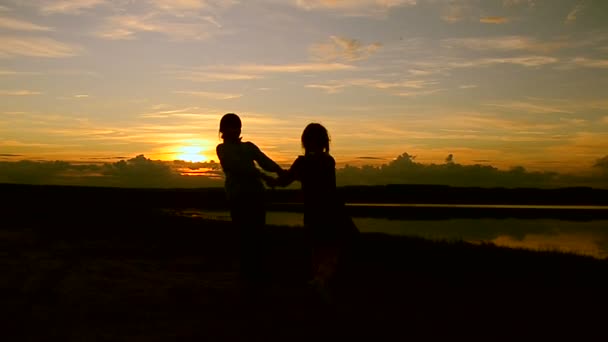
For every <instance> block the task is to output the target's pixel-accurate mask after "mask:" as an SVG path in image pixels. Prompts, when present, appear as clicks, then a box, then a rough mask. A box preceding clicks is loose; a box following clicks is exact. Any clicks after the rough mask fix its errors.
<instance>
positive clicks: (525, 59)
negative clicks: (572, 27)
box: [424, 56, 559, 69]
mask: <svg viewBox="0 0 608 342" xmlns="http://www.w3.org/2000/svg"><path fill="white" fill-rule="evenodd" d="M558 61H559V60H558V59H557V58H555V57H548V56H521V57H504V58H499V57H497V58H480V59H468V60H458V61H448V62H445V63H443V67H445V68H448V69H453V68H477V67H487V66H493V65H500V64H512V65H519V66H523V67H540V66H543V65H548V64H554V63H557V62H558ZM424 64H428V63H427V62H424Z"/></svg>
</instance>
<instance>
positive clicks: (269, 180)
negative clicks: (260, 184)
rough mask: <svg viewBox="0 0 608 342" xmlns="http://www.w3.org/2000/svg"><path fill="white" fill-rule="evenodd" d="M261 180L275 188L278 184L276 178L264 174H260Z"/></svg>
mask: <svg viewBox="0 0 608 342" xmlns="http://www.w3.org/2000/svg"><path fill="white" fill-rule="evenodd" d="M262 180H263V181H264V183H266V186H267V187H269V188H273V189H274V188H275V187H277V186H278V180H277V179H276V178H274V177H271V176H268V175H266V174H262Z"/></svg>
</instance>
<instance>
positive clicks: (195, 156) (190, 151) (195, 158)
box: [175, 146, 209, 162]
mask: <svg viewBox="0 0 608 342" xmlns="http://www.w3.org/2000/svg"><path fill="white" fill-rule="evenodd" d="M203 151H205V149H204V148H203V147H201V146H183V147H180V148H178V152H177V153H176V155H175V159H179V160H184V161H189V162H202V161H206V160H208V159H209V158H207V156H206V155H205V154H203Z"/></svg>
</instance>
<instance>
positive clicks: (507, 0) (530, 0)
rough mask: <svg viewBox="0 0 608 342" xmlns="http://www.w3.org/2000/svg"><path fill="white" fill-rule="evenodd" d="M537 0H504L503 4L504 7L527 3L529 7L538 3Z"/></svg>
mask: <svg viewBox="0 0 608 342" xmlns="http://www.w3.org/2000/svg"><path fill="white" fill-rule="evenodd" d="M536 1H537V0H502V5H503V6H504V7H513V6H520V5H525V6H529V7H534V6H535V5H536Z"/></svg>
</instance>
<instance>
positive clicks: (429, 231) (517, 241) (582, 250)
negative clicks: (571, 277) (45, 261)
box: [182, 210, 608, 258]
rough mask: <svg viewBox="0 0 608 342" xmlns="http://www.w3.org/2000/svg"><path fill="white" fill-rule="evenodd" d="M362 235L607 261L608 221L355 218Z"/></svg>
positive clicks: (282, 217)
mask: <svg viewBox="0 0 608 342" xmlns="http://www.w3.org/2000/svg"><path fill="white" fill-rule="evenodd" d="M182 214H185V215H188V216H199V217H205V218H212V219H219V220H230V216H229V214H228V212H226V211H199V210H192V211H184V212H182ZM302 218H303V217H302V214H301V213H290V212H269V213H268V215H267V222H268V224H271V225H284V226H299V225H301V224H302ZM354 221H355V223H356V224H357V227H359V229H360V230H361V231H362V232H380V233H387V234H393V235H408V236H420V237H424V238H427V239H447V240H464V241H468V242H474V243H480V242H492V243H494V244H496V245H499V246H508V247H518V248H528V249H535V250H559V251H564V252H574V253H578V254H585V255H591V256H594V257H597V258H608V229H607V227H608V220H595V221H582V222H579V221H563V220H557V219H486V218H484V219H451V220H438V221H432V220H420V221H418V220H392V219H386V218H354Z"/></svg>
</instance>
